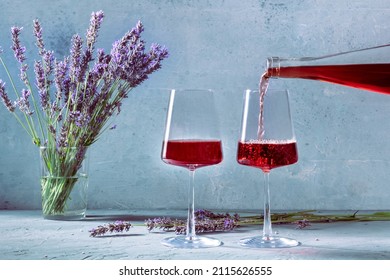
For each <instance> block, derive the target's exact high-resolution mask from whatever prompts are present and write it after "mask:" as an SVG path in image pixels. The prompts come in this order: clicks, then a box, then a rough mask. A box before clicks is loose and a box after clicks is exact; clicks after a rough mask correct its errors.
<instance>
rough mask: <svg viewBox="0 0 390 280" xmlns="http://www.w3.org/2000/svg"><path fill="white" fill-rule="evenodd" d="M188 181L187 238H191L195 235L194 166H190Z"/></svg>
mask: <svg viewBox="0 0 390 280" xmlns="http://www.w3.org/2000/svg"><path fill="white" fill-rule="evenodd" d="M189 170H190V174H189V175H190V176H189V177H190V181H189V187H188V218H187V239H189V240H193V239H194V238H195V237H196V233H195V206H194V199H195V188H194V177H195V168H191V167H190V169H189Z"/></svg>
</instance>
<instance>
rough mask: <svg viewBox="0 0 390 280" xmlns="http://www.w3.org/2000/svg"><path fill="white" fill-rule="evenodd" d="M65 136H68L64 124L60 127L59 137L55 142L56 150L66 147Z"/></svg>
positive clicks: (66, 127)
mask: <svg viewBox="0 0 390 280" xmlns="http://www.w3.org/2000/svg"><path fill="white" fill-rule="evenodd" d="M67 134H68V126H67V124H66V123H65V124H63V125H62V127H61V132H60V137H59V138H58V141H57V149H61V148H64V147H66V146H68V140H67Z"/></svg>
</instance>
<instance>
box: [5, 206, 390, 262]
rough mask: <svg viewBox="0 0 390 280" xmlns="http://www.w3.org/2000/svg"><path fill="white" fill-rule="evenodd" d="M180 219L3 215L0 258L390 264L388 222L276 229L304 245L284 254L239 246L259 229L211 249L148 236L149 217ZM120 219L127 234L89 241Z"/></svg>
mask: <svg viewBox="0 0 390 280" xmlns="http://www.w3.org/2000/svg"><path fill="white" fill-rule="evenodd" d="M169 214H170V215H171V216H175V217H177V216H180V215H183V214H185V212H172V211H170V212H167V211H165V212H164V211H154V212H153V211H114V210H110V211H103V210H99V211H89V212H88V214H87V218H86V219H85V220H82V221H53V220H45V219H43V218H42V216H41V212H40V211H38V210H36V211H35V210H34V211H23V210H1V211H0V236H1V237H2V238H0V252H1V254H0V259H3V260H49V259H57V260H69V259H70V260H84V259H105V260H122V259H131V260H180V259H182V260H192V259H198V260H210V259H213V260H237V259H238V260H254V259H266V260H288V259H294V260H360V259H362V260H389V259H390V222H389V221H369V222H330V223H312V224H311V226H309V227H306V228H304V229H297V226H296V225H295V224H283V225H279V224H274V225H273V229H274V231H275V232H276V234H277V235H279V236H285V237H291V238H294V239H297V240H298V241H300V243H301V244H300V246H298V247H294V248H282V249H247V248H242V247H240V245H239V244H238V240H239V239H240V238H243V237H247V236H253V235H259V234H261V232H262V229H261V226H259V225H250V226H249V225H247V226H241V227H239V228H237V229H235V230H233V231H229V232H219V233H208V234H205V235H207V236H212V237H216V238H218V239H220V240H221V241H222V242H223V245H222V246H220V247H215V248H207V249H176V248H168V247H165V246H163V245H162V244H161V243H160V241H161V240H162V239H163V238H165V237H168V236H172V235H174V233H173V232H163V231H152V232H148V230H147V228H146V226H145V225H144V221H145V219H147V218H149V217H162V216H169ZM116 220H126V221H130V222H131V223H132V224H133V225H134V226H133V227H132V228H131V229H130V230H129V231H128V232H125V233H120V234H114V235H108V236H101V237H90V233H89V230H91V229H92V228H96V227H97V226H99V225H104V224H107V223H109V222H114V221H116Z"/></svg>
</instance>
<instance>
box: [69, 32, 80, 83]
mask: <svg viewBox="0 0 390 280" xmlns="http://www.w3.org/2000/svg"><path fill="white" fill-rule="evenodd" d="M82 46H83V42H82V40H81V37H80V35H78V34H76V35H74V36H73V38H72V49H71V50H70V54H71V58H70V66H69V74H70V77H71V78H72V80H73V81H74V82H76V81H78V77H79V74H80V57H81V49H82Z"/></svg>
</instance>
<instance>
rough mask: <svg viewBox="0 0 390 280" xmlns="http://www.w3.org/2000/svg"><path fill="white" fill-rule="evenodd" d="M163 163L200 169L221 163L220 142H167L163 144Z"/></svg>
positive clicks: (191, 140)
mask: <svg viewBox="0 0 390 280" xmlns="http://www.w3.org/2000/svg"><path fill="white" fill-rule="evenodd" d="M163 147H164V148H163V154H162V159H163V161H164V162H166V163H168V164H172V165H177V166H181V167H186V168H200V167H204V166H209V165H214V164H218V163H220V162H221V161H222V142H221V140H196V139H195V140H193V139H189V140H187V139H186V140H168V141H167V142H166V143H165V142H164V143H163Z"/></svg>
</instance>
